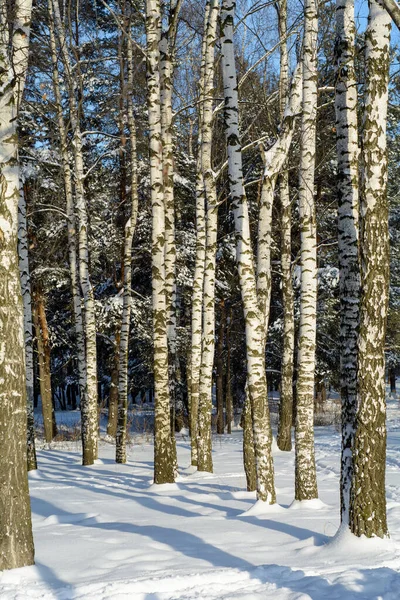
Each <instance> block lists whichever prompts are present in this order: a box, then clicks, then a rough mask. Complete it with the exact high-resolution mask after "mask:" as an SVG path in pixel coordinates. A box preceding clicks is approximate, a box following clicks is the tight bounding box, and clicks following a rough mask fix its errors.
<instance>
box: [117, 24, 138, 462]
mask: <svg viewBox="0 0 400 600" xmlns="http://www.w3.org/2000/svg"><path fill="white" fill-rule="evenodd" d="M126 47H127V72H128V89H127V113H128V127H129V141H130V151H131V155H130V163H129V165H130V175H131V190H130V192H131V195H130V200H131V205H130V215H129V218H128V220H127V222H126V224H125V240H124V295H123V305H122V321H121V339H120V345H119V368H118V371H119V382H118V428H117V436H116V462H117V463H125V462H126V436H127V430H126V428H127V415H128V355H129V352H128V351H129V329H130V323H131V312H132V293H131V286H132V244H133V236H134V234H135V229H136V222H137V214H138V202H139V201H138V189H137V153H136V123H135V116H134V112H133V100H132V94H133V85H134V80H133V50H132V38H131V36H130V33H129V35H128V37H127V42H126Z"/></svg>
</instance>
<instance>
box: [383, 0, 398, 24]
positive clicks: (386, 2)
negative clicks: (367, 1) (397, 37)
mask: <svg viewBox="0 0 400 600" xmlns="http://www.w3.org/2000/svg"><path fill="white" fill-rule="evenodd" d="M379 4H380V5H381V6H383V8H384V9H385V10H387V12H388V13H389V15H390V16H391V17H392V19H393V21H394V23H395V24H396V27H397V29H400V7H399V5H398V3H397V2H396V0H379Z"/></svg>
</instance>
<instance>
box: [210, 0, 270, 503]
mask: <svg viewBox="0 0 400 600" xmlns="http://www.w3.org/2000/svg"><path fill="white" fill-rule="evenodd" d="M235 8H236V4H235V2H234V0H223V3H222V12H221V42H222V72H223V86H224V101H225V113H224V118H225V134H226V141H227V151H228V171H229V187H230V197H231V202H232V209H233V214H234V220H235V231H236V260H237V265H238V271H239V280H240V287H241V294H242V301H243V306H244V317H245V328H246V347H247V350H246V360H247V385H248V393H249V397H250V403H251V410H252V420H253V435H254V447H255V460H256V466H257V497H258V499H259V500H262V501H265V502H268V503H270V504H273V503H274V502H275V501H276V496H275V486H274V469H273V461H272V452H271V445H272V432H271V425H270V420H269V409H268V404H267V384H266V375H265V360H264V354H265V352H264V330H265V329H264V320H263V313H262V312H261V310H260V309H259V305H258V298H257V282H256V273H255V268H254V257H253V250H252V245H251V238H250V224H249V214H248V205H247V198H246V194H245V190H244V186H243V169H242V154H241V144H240V136H239V112H238V90H237V76H236V67H235V54H234V39H233V32H234V29H233V23H234V15H235Z"/></svg>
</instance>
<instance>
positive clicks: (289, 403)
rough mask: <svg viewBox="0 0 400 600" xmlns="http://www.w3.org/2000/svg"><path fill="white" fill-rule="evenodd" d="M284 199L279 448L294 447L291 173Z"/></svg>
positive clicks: (283, 180) (284, 181)
mask: <svg viewBox="0 0 400 600" xmlns="http://www.w3.org/2000/svg"><path fill="white" fill-rule="evenodd" d="M279 195H280V200H281V267H282V304H283V351H282V363H281V391H280V402H279V422H278V436H277V444H278V448H279V449H280V450H284V451H287V452H290V450H291V449H292V423H293V374H294V347H295V344H294V293H293V283H292V235H291V229H292V206H291V201H290V195H289V173H288V171H283V173H282V174H281V176H280V179H279Z"/></svg>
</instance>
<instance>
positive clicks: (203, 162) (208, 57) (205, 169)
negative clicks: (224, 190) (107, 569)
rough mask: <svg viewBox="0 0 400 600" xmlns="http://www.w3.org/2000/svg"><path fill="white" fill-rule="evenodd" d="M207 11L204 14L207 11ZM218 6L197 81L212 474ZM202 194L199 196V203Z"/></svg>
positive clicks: (204, 406) (210, 14) (200, 462)
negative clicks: (203, 208) (213, 161)
mask: <svg viewBox="0 0 400 600" xmlns="http://www.w3.org/2000/svg"><path fill="white" fill-rule="evenodd" d="M207 9H208V10H207ZM218 13H219V4H218V2H217V0H211V2H210V4H209V7H208V6H207V7H206V23H205V30H204V37H205V41H204V44H203V52H204V58H203V65H202V73H201V81H200V102H201V111H200V119H201V120H200V139H199V154H200V163H199V168H200V174H199V175H198V178H199V185H200V186H201V185H203V188H204V199H205V250H204V279H203V290H202V292H203V293H202V337H201V359H200V373H199V396H198V398H199V401H198V402H199V406H198V437H197V468H198V470H199V471H209V472H212V470H213V464H212V436H211V413H212V386H213V381H212V372H213V365H214V348H215V258H216V250H217V219H218V206H217V191H216V183H215V177H214V173H213V170H212V162H211V152H212V124H213V96H214V75H215V67H214V52H215V42H216V37H217V23H218ZM201 196H202V194H201V193H200V198H199V201H200V200H201Z"/></svg>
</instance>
